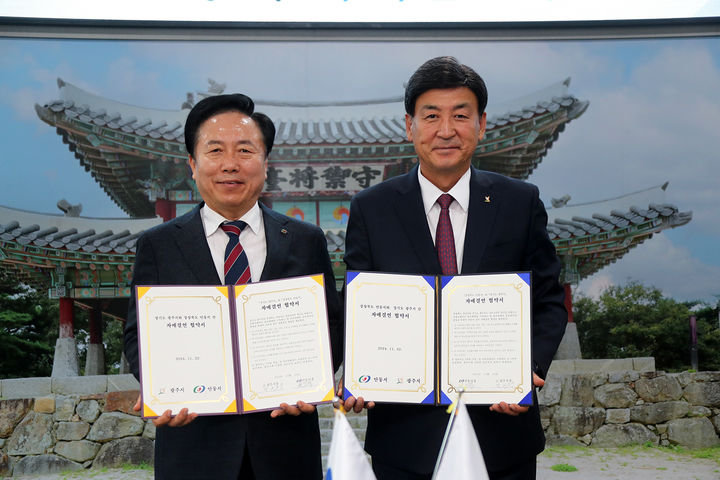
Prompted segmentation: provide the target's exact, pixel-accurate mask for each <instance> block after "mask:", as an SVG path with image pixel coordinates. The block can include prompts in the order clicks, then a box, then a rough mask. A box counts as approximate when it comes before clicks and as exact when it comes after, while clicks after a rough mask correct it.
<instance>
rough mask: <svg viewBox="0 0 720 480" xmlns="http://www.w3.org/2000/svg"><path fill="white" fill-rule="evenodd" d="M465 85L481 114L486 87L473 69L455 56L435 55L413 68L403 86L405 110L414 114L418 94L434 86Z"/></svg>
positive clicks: (454, 86) (411, 114)
mask: <svg viewBox="0 0 720 480" xmlns="http://www.w3.org/2000/svg"><path fill="white" fill-rule="evenodd" d="M458 87H467V88H469V89H470V90H471V91H472V92H473V93H474V94H475V98H476V99H477V103H478V113H479V114H480V115H482V114H483V113H484V112H485V107H487V99H488V94H487V87H485V82H484V81H483V79H482V77H480V75H478V74H477V72H476V71H475V70H473V69H472V68H470V67H468V66H467V65H463V64H461V63H460V62H458V60H457V59H456V58H455V57H436V58H432V59H430V60H428V61H427V62H425V63H423V64H422V65H421V66H420V68H418V69H417V70H415V73H413V74H412V76H411V77H410V80H408V83H407V87H406V88H405V112H407V114H408V115H410V116H413V115H415V103H416V102H417V99H418V97H419V96H420V95H422V94H423V93H425V92H427V91H428V90H433V89H435V88H443V89H444V88H458Z"/></svg>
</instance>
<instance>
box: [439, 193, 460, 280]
mask: <svg viewBox="0 0 720 480" xmlns="http://www.w3.org/2000/svg"><path fill="white" fill-rule="evenodd" d="M454 201H455V199H454V198H453V197H452V195H450V194H448V193H443V194H442V195H440V197H439V198H438V199H437V203H438V204H439V205H440V218H439V219H438V224H437V230H436V231H435V249H436V250H437V255H438V260H439V261H440V267H441V268H442V273H443V275H457V273H458V272H457V258H456V257H455V235H453V229H452V223H450V204H451V203H452V202H454Z"/></svg>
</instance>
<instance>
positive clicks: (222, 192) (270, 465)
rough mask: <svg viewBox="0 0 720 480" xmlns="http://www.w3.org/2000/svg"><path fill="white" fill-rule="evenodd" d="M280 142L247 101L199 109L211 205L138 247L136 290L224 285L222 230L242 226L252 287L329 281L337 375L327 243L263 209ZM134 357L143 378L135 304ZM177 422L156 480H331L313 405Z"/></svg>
mask: <svg viewBox="0 0 720 480" xmlns="http://www.w3.org/2000/svg"><path fill="white" fill-rule="evenodd" d="M274 137H275V126H274V125H273V123H272V121H271V120H270V119H269V118H268V117H267V116H265V115H263V114H261V113H257V112H254V104H253V102H252V100H251V99H250V98H248V97H246V96H245V95H241V94H233V95H218V96H213V97H208V98H206V99H203V100H202V101H200V102H198V103H197V105H195V107H194V108H193V109H192V110H191V111H190V113H189V114H188V117H187V120H186V123H185V143H186V147H187V151H188V153H189V163H190V168H191V169H192V176H193V179H194V180H195V182H196V184H197V187H198V191H199V192H200V195H201V196H202V198H203V200H204V203H201V204H200V205H198V206H197V207H196V208H195V209H194V210H192V211H191V212H189V213H187V214H185V215H183V216H181V217H178V218H176V219H173V220H171V221H169V222H167V223H164V224H162V225H159V226H157V227H155V228H152V229H150V230H148V231H147V232H145V233H144V234H143V235H142V236H141V237H140V238H139V240H138V242H137V253H136V257H135V266H134V270H133V286H135V285H174V284H180V285H199V284H207V285H220V284H223V283H224V282H223V279H224V277H225V271H224V267H223V264H224V255H225V247H226V245H227V244H228V241H229V237H228V234H226V232H225V231H223V230H222V229H221V225H223V224H225V223H226V222H228V221H235V220H238V219H240V220H242V221H244V222H245V224H246V226H244V228H242V229H241V233H240V236H239V242H240V244H241V245H242V247H243V249H244V254H246V256H247V266H248V267H249V275H250V277H251V280H252V281H253V282H257V281H263V280H271V279H277V278H285V277H294V276H301V275H311V274H317V273H323V274H324V276H325V290H326V292H325V293H326V296H327V307H328V316H329V319H330V336H331V341H332V344H333V347H334V348H333V352H335V353H336V355H334V357H335V358H334V361H335V365H338V364H339V360H340V358H339V355H338V354H339V353H340V352H341V349H340V348H339V346H338V345H339V344H338V342H339V339H340V331H341V323H340V318H341V308H340V301H339V298H338V295H337V291H336V290H335V279H334V276H333V272H332V267H331V264H330V258H329V256H328V251H327V243H326V240H325V236H324V234H323V232H322V230H320V228H318V227H316V226H313V225H310V224H307V223H304V222H300V221H298V220H295V219H292V218H289V217H286V216H284V215H280V214H278V213H276V212H274V211H272V210H270V209H269V208H267V207H265V206H264V205H262V204H260V203H258V198H259V196H260V192H261V191H262V188H263V185H264V183H265V178H266V170H267V158H268V155H269V154H270V151H271V149H272V146H273V140H274ZM241 255H243V254H241ZM246 275H247V272H246ZM133 290H134V289H133ZM125 353H126V356H127V358H128V361H129V363H130V366H131V368H132V371H133V374H134V375H135V377H136V378H137V377H138V374H139V371H138V344H137V316H136V306H135V298H134V296H133V298H131V300H130V306H129V311H128V318H127V324H126V328H125ZM139 409H140V402H139V400H138V404H137V405H136V410H139ZM175 413H177V415H174V416H173V415H172V412H170V411H166V412H164V413H163V415H161V416H160V417H158V418H157V419H156V420H154V422H155V424H156V425H157V426H158V427H159V428H158V429H157V433H156V439H155V477H156V478H159V479H173V480H174V479H193V480H197V479H202V478H207V479H233V480H234V479H243V480H244V479H253V478H255V479H258V480H260V479H267V480H273V479H277V478H295V479H313V480H317V479H320V478H322V466H321V457H320V432H319V428H318V418H317V412H316V411H315V407H314V406H313V405H309V404H306V403H303V402H298V403H297V406H295V405H288V404H282V405H280V408H278V409H276V410H274V411H272V412H271V413H270V414H268V413H267V412H259V413H251V414H247V415H223V416H203V417H197V415H196V414H194V413H189V412H188V411H187V409H182V410H181V411H180V412H175Z"/></svg>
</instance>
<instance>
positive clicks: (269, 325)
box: [137, 275, 334, 418]
mask: <svg viewBox="0 0 720 480" xmlns="http://www.w3.org/2000/svg"><path fill="white" fill-rule="evenodd" d="M323 281H324V277H323V276H322V275H314V276H308V277H297V278H290V279H282V280H274V281H268V282H261V283H254V284H247V285H237V286H234V287H232V286H204V285H197V286H139V287H137V302H138V308H137V311H138V333H139V335H138V337H139V338H138V341H139V347H140V348H139V350H140V367H141V369H140V377H141V388H142V398H143V407H142V414H143V416H144V417H146V418H152V417H158V416H160V414H161V413H162V412H165V411H166V410H171V411H172V412H179V411H181V410H182V409H183V408H188V409H189V411H190V412H196V413H198V414H200V415H208V414H237V413H248V412H253V411H262V410H275V411H276V413H273V416H279V415H281V414H291V415H292V414H296V413H299V412H300V411H305V410H312V409H314V407H313V406H312V405H313V404H317V403H329V402H330V401H332V398H333V393H334V385H333V368H332V360H331V355H330V338H329V333H328V321H327V310H326V305H325V290H324V288H323ZM296 403H297V405H298V406H294V405H295V404H296ZM296 411H297V412H296Z"/></svg>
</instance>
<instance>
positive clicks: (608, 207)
mask: <svg viewBox="0 0 720 480" xmlns="http://www.w3.org/2000/svg"><path fill="white" fill-rule="evenodd" d="M666 186H667V184H665V185H663V186H657V187H652V188H649V189H646V190H641V191H639V192H635V193H630V194H627V195H623V196H620V197H616V198H612V199H608V200H602V201H597V202H589V203H583V204H578V205H567V206H564V207H560V208H548V234H549V235H550V238H551V239H553V240H555V239H570V238H574V237H584V236H588V235H596V234H599V233H601V232H611V231H613V230H617V229H621V228H626V227H629V226H632V225H642V224H644V223H647V222H649V221H662V223H663V225H665V226H666V227H665V228H670V227H678V226H680V225H685V224H686V223H688V222H689V221H690V220H691V219H692V212H680V210H679V208H678V207H677V206H676V205H674V204H671V203H667V202H666V201H665V195H664V194H665V188H666Z"/></svg>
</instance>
